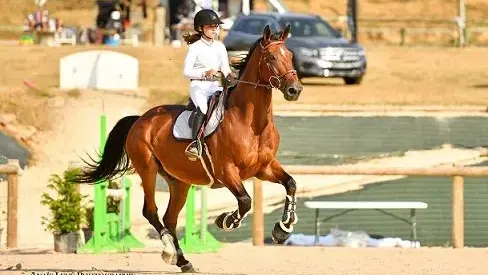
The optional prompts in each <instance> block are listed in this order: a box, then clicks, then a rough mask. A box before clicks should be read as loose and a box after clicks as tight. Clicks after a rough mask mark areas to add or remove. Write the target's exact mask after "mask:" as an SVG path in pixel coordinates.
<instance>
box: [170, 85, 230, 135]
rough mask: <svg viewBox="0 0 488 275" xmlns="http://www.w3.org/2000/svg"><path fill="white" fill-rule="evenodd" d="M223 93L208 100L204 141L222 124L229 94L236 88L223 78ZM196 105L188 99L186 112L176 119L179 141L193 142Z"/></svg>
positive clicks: (175, 132)
mask: <svg viewBox="0 0 488 275" xmlns="http://www.w3.org/2000/svg"><path fill="white" fill-rule="evenodd" d="M222 82H224V83H223V85H221V86H222V87H224V89H223V91H217V92H216V93H215V94H214V95H212V96H211V97H210V98H209V100H208V111H207V115H206V118H205V121H204V122H203V125H202V128H203V129H204V131H203V134H202V139H203V138H205V137H207V136H209V135H211V134H212V133H213V132H214V131H215V130H216V129H217V127H218V125H219V124H220V122H221V121H222V120H223V118H224V111H225V109H226V106H227V99H228V95H229V93H230V92H231V91H232V89H233V88H234V87H235V85H232V84H233V83H231V82H230V81H229V80H227V79H225V78H223V81H222ZM195 113H196V105H195V104H194V103H193V101H192V100H191V97H188V103H187V104H186V106H185V110H183V112H181V113H180V114H179V115H178V117H177V118H176V122H175V124H174V125H173V136H174V137H175V138H176V139H178V140H191V125H192V121H193V119H194V117H195Z"/></svg>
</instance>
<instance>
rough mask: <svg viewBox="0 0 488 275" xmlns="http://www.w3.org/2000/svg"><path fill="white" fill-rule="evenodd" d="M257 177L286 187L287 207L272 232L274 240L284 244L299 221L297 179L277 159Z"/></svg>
mask: <svg viewBox="0 0 488 275" xmlns="http://www.w3.org/2000/svg"><path fill="white" fill-rule="evenodd" d="M256 177H257V178H258V179H260V180H265V181H271V182H276V183H280V184H281V185H283V186H284V187H285V190H286V198H285V209H284V211H283V215H282V216H281V221H279V222H277V223H276V224H275V226H274V228H273V233H272V238H273V241H274V242H275V243H278V244H283V243H284V242H285V241H286V239H287V238H288V236H289V235H290V233H291V232H292V231H293V225H294V224H296V223H297V221H298V217H297V214H296V205H297V202H296V197H295V192H296V183H295V180H294V179H293V178H292V177H291V176H290V175H289V174H288V173H286V172H285V170H283V167H282V166H281V164H280V163H279V162H278V160H276V159H274V160H273V161H272V162H271V163H270V164H269V165H268V166H267V167H265V168H264V169H263V170H261V171H260V172H259V173H258V174H257V175H256Z"/></svg>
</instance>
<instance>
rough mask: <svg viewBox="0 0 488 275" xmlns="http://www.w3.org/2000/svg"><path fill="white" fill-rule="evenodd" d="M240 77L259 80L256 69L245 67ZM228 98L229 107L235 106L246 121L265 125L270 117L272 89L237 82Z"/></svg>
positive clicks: (245, 79)
mask: <svg viewBox="0 0 488 275" xmlns="http://www.w3.org/2000/svg"><path fill="white" fill-rule="evenodd" d="M241 79H242V80H244V81H248V82H252V83H257V82H258V80H259V76H258V73H257V70H256V69H254V70H253V69H246V70H245V71H244V73H243V76H242V78H241ZM260 84H264V83H262V82H261V83H260ZM229 99H230V100H229V107H230V108H232V107H235V109H236V110H238V111H239V113H240V115H242V116H244V118H245V120H244V121H245V122H247V123H252V124H255V123H258V124H261V125H265V124H267V122H268V120H269V119H271V118H272V91H271V90H269V89H268V88H266V87H261V86H257V87H256V86H255V85H253V84H249V83H239V84H238V85H237V87H236V88H235V90H234V91H233V92H232V94H231V98H229ZM259 128H261V127H259Z"/></svg>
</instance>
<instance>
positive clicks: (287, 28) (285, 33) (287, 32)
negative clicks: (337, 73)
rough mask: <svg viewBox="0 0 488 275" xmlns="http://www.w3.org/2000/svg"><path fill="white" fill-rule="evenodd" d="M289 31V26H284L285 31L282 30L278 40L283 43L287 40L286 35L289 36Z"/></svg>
mask: <svg viewBox="0 0 488 275" xmlns="http://www.w3.org/2000/svg"><path fill="white" fill-rule="evenodd" d="M290 29H291V26H290V24H286V27H285V29H284V30H283V32H282V33H281V37H280V40H281V41H284V40H285V39H287V38H288V34H290Z"/></svg>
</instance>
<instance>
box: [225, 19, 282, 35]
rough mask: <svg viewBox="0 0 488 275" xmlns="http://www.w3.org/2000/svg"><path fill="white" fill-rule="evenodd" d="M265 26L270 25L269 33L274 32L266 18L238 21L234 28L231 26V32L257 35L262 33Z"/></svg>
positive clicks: (272, 26)
mask: <svg viewBox="0 0 488 275" xmlns="http://www.w3.org/2000/svg"><path fill="white" fill-rule="evenodd" d="M267 24H269V25H270V27H271V31H275V30H274V29H275V27H274V25H273V24H271V23H270V22H269V20H268V19H266V18H246V19H242V20H239V21H238V22H236V23H235V26H233V30H234V31H239V32H245V33H249V34H256V35H259V34H262V33H263V30H264V27H266V25H267Z"/></svg>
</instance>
